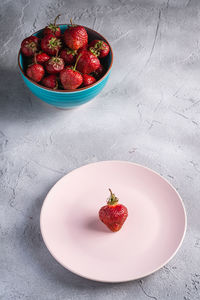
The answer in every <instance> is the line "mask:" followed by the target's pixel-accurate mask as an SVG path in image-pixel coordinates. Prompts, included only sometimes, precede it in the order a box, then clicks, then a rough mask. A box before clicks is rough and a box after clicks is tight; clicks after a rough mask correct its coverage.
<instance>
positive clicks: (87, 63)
mask: <svg viewBox="0 0 200 300" xmlns="http://www.w3.org/2000/svg"><path fill="white" fill-rule="evenodd" d="M99 66H100V61H99V59H98V58H97V57H96V56H95V55H94V54H92V53H91V52H90V51H88V50H83V51H82V52H81V57H80V59H79V61H78V64H77V70H78V71H79V72H81V73H83V74H90V73H92V72H94V71H96V70H97V69H98V68H99Z"/></svg>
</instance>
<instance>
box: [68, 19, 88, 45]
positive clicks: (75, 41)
mask: <svg viewBox="0 0 200 300" xmlns="http://www.w3.org/2000/svg"><path fill="white" fill-rule="evenodd" d="M70 22H71V25H69V27H68V28H67V29H66V30H65V32H64V41H65V44H66V45H67V47H69V48H71V49H73V50H78V49H79V48H81V47H83V46H85V45H86V44H87V43H88V34H87V31H86V30H85V28H84V27H83V26H80V25H74V24H72V20H70Z"/></svg>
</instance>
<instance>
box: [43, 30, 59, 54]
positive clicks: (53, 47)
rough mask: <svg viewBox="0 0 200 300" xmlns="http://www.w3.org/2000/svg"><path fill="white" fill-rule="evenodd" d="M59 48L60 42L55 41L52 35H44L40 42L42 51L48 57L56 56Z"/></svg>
mask: <svg viewBox="0 0 200 300" xmlns="http://www.w3.org/2000/svg"><path fill="white" fill-rule="evenodd" d="M61 47H62V44H61V40H60V39H57V38H56V37H55V35H53V34H48V35H45V36H44V37H43V39H42V40H41V48H42V50H43V51H44V52H46V53H47V54H49V55H56V54H57V52H58V51H59V50H60V49H61Z"/></svg>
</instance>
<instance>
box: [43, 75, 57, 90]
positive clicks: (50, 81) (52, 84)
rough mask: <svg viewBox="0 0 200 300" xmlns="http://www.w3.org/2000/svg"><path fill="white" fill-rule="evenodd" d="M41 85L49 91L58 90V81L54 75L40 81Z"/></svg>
mask: <svg viewBox="0 0 200 300" xmlns="http://www.w3.org/2000/svg"><path fill="white" fill-rule="evenodd" d="M42 84H43V85H44V86H46V87H48V88H50V89H54V90H56V89H57V88H58V81H57V79H56V75H54V74H52V75H48V76H46V77H44V78H43V79H42Z"/></svg>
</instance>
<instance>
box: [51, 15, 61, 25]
mask: <svg viewBox="0 0 200 300" xmlns="http://www.w3.org/2000/svg"><path fill="white" fill-rule="evenodd" d="M60 16H61V15H57V17H56V18H55V20H54V24H53V25H54V26H56V21H57V20H58V18H59V17H60Z"/></svg>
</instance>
